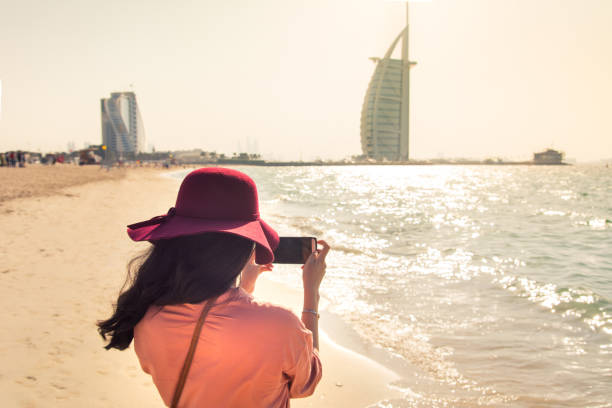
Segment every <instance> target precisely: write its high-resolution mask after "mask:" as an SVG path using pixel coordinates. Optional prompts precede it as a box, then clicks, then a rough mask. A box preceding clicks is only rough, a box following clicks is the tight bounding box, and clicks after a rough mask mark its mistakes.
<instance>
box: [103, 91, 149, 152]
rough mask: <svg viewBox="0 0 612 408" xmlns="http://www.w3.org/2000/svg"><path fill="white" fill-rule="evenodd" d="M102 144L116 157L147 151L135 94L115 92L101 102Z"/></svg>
mask: <svg viewBox="0 0 612 408" xmlns="http://www.w3.org/2000/svg"><path fill="white" fill-rule="evenodd" d="M100 108H101V113H102V144H104V145H106V149H107V152H110V153H112V154H114V155H115V156H116V157H118V158H120V157H129V156H133V155H135V154H137V153H140V152H143V151H144V150H145V132H144V126H143V124H142V118H141V116H140V110H139V109H138V103H137V102H136V94H135V93H134V92H113V93H111V97H110V98H105V99H102V100H101V101H100Z"/></svg>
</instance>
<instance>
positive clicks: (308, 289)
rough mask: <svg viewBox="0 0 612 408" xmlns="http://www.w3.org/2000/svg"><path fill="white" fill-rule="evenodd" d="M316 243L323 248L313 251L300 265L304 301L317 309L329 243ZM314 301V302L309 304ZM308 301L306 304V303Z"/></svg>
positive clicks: (311, 307) (310, 307) (321, 241)
mask: <svg viewBox="0 0 612 408" xmlns="http://www.w3.org/2000/svg"><path fill="white" fill-rule="evenodd" d="M318 244H321V245H322V246H323V249H321V250H318V249H317V250H316V251H315V252H313V253H312V254H311V255H310V256H309V257H308V259H307V260H306V263H305V264H304V266H303V267H302V271H303V272H302V281H303V283H304V303H305V306H304V307H307V308H309V309H313V310H317V307H318V305H319V286H321V281H322V280H323V277H324V276H325V268H326V266H327V265H326V264H325V258H326V257H327V253H328V252H329V245H328V244H327V242H325V241H323V240H319V241H318ZM312 301H315V303H314V304H311V303H312ZM306 303H308V305H306Z"/></svg>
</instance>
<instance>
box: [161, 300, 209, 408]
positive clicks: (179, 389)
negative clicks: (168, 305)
mask: <svg viewBox="0 0 612 408" xmlns="http://www.w3.org/2000/svg"><path fill="white" fill-rule="evenodd" d="M215 300H217V296H215V297H214V298H211V299H208V301H207V302H206V304H205V305H204V308H203V309H202V313H201V314H200V318H199V319H198V322H197V323H196V327H195V329H193V336H191V344H190V345H189V351H188V352H187V357H185V362H184V363H183V369H182V370H181V375H180V376H179V379H178V382H177V383H176V388H174V396H173V397H172V404H171V405H170V407H171V408H177V407H178V403H179V400H180V399H181V394H182V393H183V387H184V386H185V381H187V375H188V374H189V369H190V368H191V362H192V361H193V356H194V354H195V351H196V347H197V346H198V339H199V338H200V332H201V331H202V326H203V325H204V320H206V315H208V312H209V311H210V308H211V307H212V306H213V303H215Z"/></svg>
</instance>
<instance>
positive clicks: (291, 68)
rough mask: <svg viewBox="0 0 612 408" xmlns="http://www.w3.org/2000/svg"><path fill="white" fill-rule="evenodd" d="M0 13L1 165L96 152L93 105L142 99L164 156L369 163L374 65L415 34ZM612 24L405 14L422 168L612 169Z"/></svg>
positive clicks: (83, 8)
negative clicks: (365, 149) (13, 159)
mask: <svg viewBox="0 0 612 408" xmlns="http://www.w3.org/2000/svg"><path fill="white" fill-rule="evenodd" d="M459 3H461V4H459ZM0 5H1V6H2V10H3V13H2V15H0V34H1V35H0V61H2V65H0V81H2V82H1V83H2V85H1V86H2V93H1V97H0V98H1V101H0V106H1V109H2V112H1V116H0V151H4V150H12V149H28V150H38V149H41V150H43V151H53V150H65V148H66V146H67V144H68V143H69V142H74V144H75V145H76V146H82V145H84V144H85V143H87V142H89V143H92V144H93V143H97V142H98V141H100V140H101V134H100V122H99V120H100V119H99V99H100V98H101V97H103V96H104V95H108V94H109V93H111V92H115V91H117V90H124V89H130V88H129V86H130V84H134V86H133V90H134V91H135V92H136V94H137V95H138V99H139V105H140V110H141V112H142V115H143V117H144V119H145V124H146V133H147V142H148V143H147V144H148V145H153V146H155V148H156V150H180V149H191V148H202V149H204V150H207V151H218V152H225V153H230V154H231V153H232V152H234V151H235V150H236V146H237V144H239V143H243V142H244V140H246V139H247V138H249V139H250V140H255V141H257V145H258V150H259V152H260V153H261V154H262V155H263V156H264V157H266V158H269V159H286V160H291V159H299V158H303V159H304V160H309V159H316V158H323V159H341V158H346V157H350V156H352V155H358V154H361V145H360V129H359V128H360V114H361V107H362V106H361V105H362V103H363V98H364V96H365V95H366V92H367V87H368V83H369V80H370V78H371V77H372V74H373V73H374V68H375V66H374V65H373V64H372V63H371V62H370V61H369V60H368V58H369V57H374V56H378V57H381V56H382V55H381V53H382V51H381V50H385V49H387V47H388V44H389V42H390V40H389V39H390V38H394V37H395V36H396V35H397V33H398V32H400V31H401V30H402V28H403V26H404V23H405V10H404V5H403V4H402V3H391V2H387V1H383V0H376V1H374V0H364V1H358V2H355V1H347V0H334V1H328V2H323V1H318V2H317V1H315V2H310V3H308V4H304V3H301V2H292V1H290V2H282V1H280V0H268V1H264V2H260V3H258V4H257V5H254V4H252V3H249V2H246V1H242V0H237V1H236V2H233V3H231V4H228V3H223V4H221V3H219V4H217V3H214V4H212V3H211V4H207V3H202V4H200V3H198V4H181V5H178V6H177V5H171V4H166V3H163V2H161V1H150V2H142V1H133V2H129V3H118V2H116V1H115V2H113V1H110V2H109V4H108V7H105V8H102V9H100V8H99V7H97V6H96V4H95V3H93V2H90V1H84V2H70V1H66V0H62V1H58V2H54V3H52V4H51V3H46V2H42V1H34V0H25V1H23V2H19V3H14V2H8V1H6V0H0ZM119 6H121V7H120V8H121V10H122V12H121V13H115V12H113V10H115V9H116V8H117V7H119ZM611 18H612V3H610V2H606V1H604V0H591V1H588V2H576V1H570V0H541V1H538V2H528V1H526V0H517V1H516V2H512V3H507V2H501V1H487V0H465V1H462V2H456V1H451V0H435V1H432V2H428V3H422V4H419V3H417V4H414V5H411V21H410V25H411V28H410V30H411V38H410V49H411V56H413V58H414V59H416V60H418V61H419V68H418V69H416V70H413V72H412V73H411V76H412V79H411V106H410V109H411V112H410V117H411V123H410V135H411V140H410V155H411V158H414V159H427V158H438V157H447V158H451V157H467V158H479V159H484V158H488V157H504V158H508V159H529V158H531V155H532V154H533V152H536V151H541V150H543V149H545V148H547V147H553V148H556V149H559V150H562V151H565V152H566V155H567V157H568V158H570V159H571V158H576V159H577V160H578V161H580V162H584V161H597V160H600V159H607V158H610V157H611V156H612V123H611V122H610V121H609V120H608V112H609V111H610V108H611V107H612V104H611V103H610V100H609V95H610V94H612V78H611V77H610V75H609V74H608V72H607V67H608V66H610V65H612V27H611V26H610V25H609V24H608V21H609V20H610V19H611ZM66 112H69V120H65V119H61V118H64V115H65V114H66Z"/></svg>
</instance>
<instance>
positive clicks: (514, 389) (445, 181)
mask: <svg viewBox="0 0 612 408" xmlns="http://www.w3.org/2000/svg"><path fill="white" fill-rule="evenodd" d="M236 168H237V169H239V170H241V171H244V172H246V173H247V174H249V175H250V176H251V177H252V178H253V179H254V180H255V181H256V183H257V186H258V189H259V196H260V207H261V213H262V216H263V217H264V219H266V221H268V223H269V224H271V225H272V226H273V227H275V228H276V229H277V230H278V231H279V233H280V234H281V235H312V236H316V237H319V238H324V239H326V240H327V241H328V242H329V243H330V244H331V246H332V248H333V250H332V252H330V255H329V257H328V262H327V264H328V268H327V275H326V277H325V280H324V281H323V284H322V288H321V292H322V296H324V297H325V299H327V301H328V302H329V304H328V306H327V308H326V311H327V312H328V313H331V314H333V315H334V316H339V318H340V319H341V320H342V321H343V322H344V323H343V324H345V325H347V326H348V327H349V328H351V330H353V331H354V333H356V334H357V335H358V336H359V337H360V339H361V341H362V342H364V343H366V344H368V345H369V346H371V348H373V349H376V350H384V352H385V353H386V355H388V356H390V357H388V358H387V360H388V361H391V362H392V364H393V368H394V369H395V370H396V371H397V372H398V373H399V374H400V375H401V376H402V379H401V380H399V381H397V382H396V383H394V384H393V386H394V387H395V388H397V389H398V390H400V391H404V397H402V398H399V399H394V400H387V401H380V402H379V403H378V404H377V405H375V406H379V407H437V406H440V407H446V406H448V407H464V406H465V407H471V406H500V407H506V406H507V407H510V406H512V407H533V406H538V407H612V169H607V168H605V167H602V166H599V167H597V166H558V167H555V166H541V167H540V166H342V167H324V166H321V167H247V166H244V167H236ZM269 276H271V277H273V278H274V279H277V280H280V281H282V282H284V283H286V284H288V285H292V286H296V287H300V286H301V278H300V271H299V268H297V269H296V268H295V267H290V266H282V265H280V266H277V267H276V268H275V271H274V272H273V273H271V274H270V275H269ZM324 317H325V316H324ZM324 317H322V319H324ZM322 323H323V322H322ZM323 326H324V324H323ZM332 336H333V333H332ZM364 378H367V373H364Z"/></svg>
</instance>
